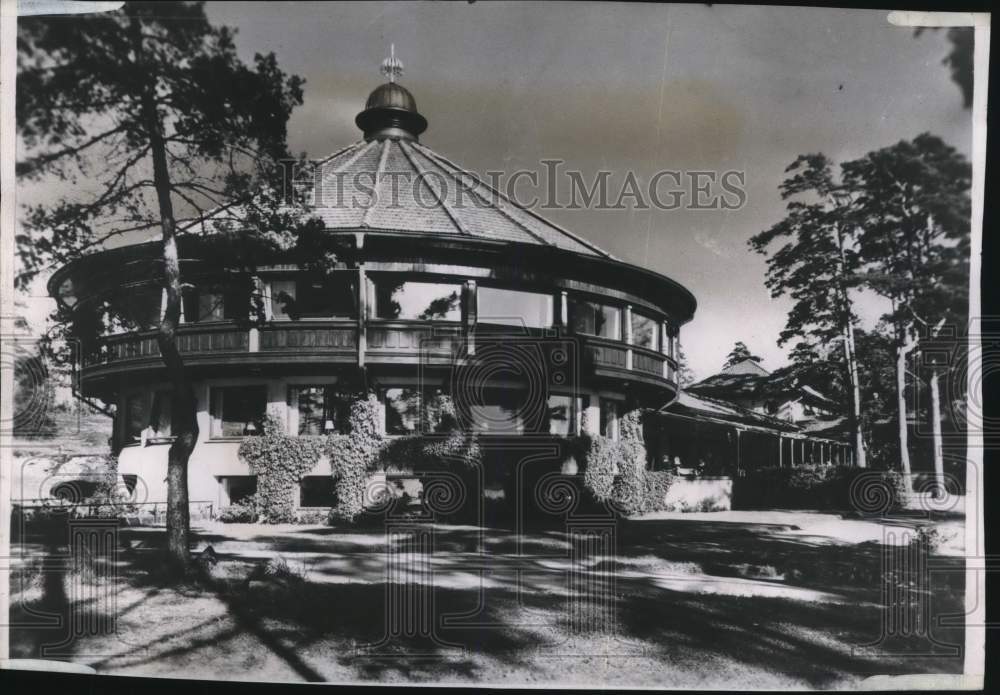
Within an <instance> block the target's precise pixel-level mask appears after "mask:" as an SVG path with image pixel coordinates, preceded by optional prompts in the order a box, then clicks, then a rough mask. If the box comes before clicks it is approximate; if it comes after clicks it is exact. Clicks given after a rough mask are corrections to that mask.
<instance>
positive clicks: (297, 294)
mask: <svg viewBox="0 0 1000 695" xmlns="http://www.w3.org/2000/svg"><path fill="white" fill-rule="evenodd" d="M268 285H269V289H270V295H271V318H272V319H274V320H276V321H283V320H291V321H297V320H299V319H310V318H354V317H355V316H357V291H356V289H355V282H354V279H353V277H348V276H346V274H340V275H339V276H338V275H334V277H332V278H323V277H309V276H300V277H295V278H282V279H279V280H271V281H270V282H269V283H268Z"/></svg>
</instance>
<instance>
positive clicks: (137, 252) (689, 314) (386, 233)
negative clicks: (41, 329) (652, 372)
mask: <svg viewBox="0 0 1000 695" xmlns="http://www.w3.org/2000/svg"><path fill="white" fill-rule="evenodd" d="M330 233H331V236H344V237H347V236H354V235H356V234H364V235H365V236H380V237H390V238H401V237H402V238H406V239H411V240H427V241H433V242H436V243H442V242H444V243H447V244H448V245H452V246H455V247H467V248H476V247H478V248H493V249H497V248H500V249H503V248H510V249H512V250H517V251H519V252H520V251H524V252H528V253H540V254H544V253H555V254H559V255H565V256H568V257H571V258H573V259H575V260H576V261H577V262H582V263H596V264H599V265H603V266H607V267H610V268H615V269H620V270H621V271H622V272H626V273H632V274H635V273H638V274H640V275H642V276H644V277H645V278H647V279H648V280H651V281H652V282H654V283H656V284H658V285H660V286H662V287H664V288H666V289H669V291H670V292H671V294H673V295H674V296H675V297H676V298H679V299H680V300H681V302H680V303H681V306H682V308H683V309H684V310H683V312H682V315H681V316H678V317H677V319H678V321H679V322H680V323H682V324H683V323H687V322H688V321H690V320H691V319H692V318H693V317H694V312H695V310H696V309H697V305H698V304H697V300H696V299H695V297H694V295H693V294H692V293H691V292H690V290H688V289H687V288H686V287H684V286H683V285H681V284H680V283H678V282H677V281H675V280H673V279H671V278H669V277H667V276H665V275H661V274H659V273H657V272H655V271H652V270H649V269H647V268H642V267H641V266H637V265H633V264H631V263H627V262H625V261H620V260H617V259H614V258H608V257H604V256H595V255H588V254H583V253H579V252H576V251H570V250H568V249H563V248H559V247H556V246H540V245H536V244H521V243H518V242H509V241H498V240H493V239H482V238H476V237H468V236H462V237H458V236H457V235H456V236H455V238H448V237H447V236H446V235H442V234H434V233H426V234H423V233H416V232H403V231H399V230H387V229H373V228H366V227H358V228H350V229H347V228H345V229H338V230H335V231H333V230H331V232H330ZM178 236H179V239H181V241H182V242H183V241H185V240H190V239H203V238H206V236H207V235H205V234H204V233H200V232H199V233H197V234H193V233H185V232H181V233H180V234H179V235H178ZM159 246H160V241H159V240H150V241H146V242H141V243H138V244H129V245H127V246H119V247H115V248H113V249H105V250H102V251H95V252H93V253H89V254H86V255H85V256H81V257H80V258H77V259H74V260H73V261H71V262H69V263H67V264H66V265H64V266H62V267H61V268H59V269H57V270H56V271H55V272H54V273H53V274H52V277H50V278H49V281H48V283H47V284H46V288H47V290H48V292H49V295H50V296H52V297H56V296H57V295H56V291H55V290H56V288H57V287H58V286H59V285H60V284H62V282H63V280H65V278H66V277H68V276H70V275H72V274H73V273H74V272H76V271H77V270H78V269H81V266H82V267H83V268H85V267H86V265H87V264H89V263H91V262H95V260H96V259H98V258H100V259H102V260H105V261H107V260H109V259H113V258H116V257H120V256H125V257H128V256H142V255H146V254H148V253H149V252H150V251H153V250H154V248H158V247H159Z"/></svg>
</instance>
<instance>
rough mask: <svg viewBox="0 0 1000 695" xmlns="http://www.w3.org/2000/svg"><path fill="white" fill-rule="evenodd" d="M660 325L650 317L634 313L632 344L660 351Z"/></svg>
mask: <svg viewBox="0 0 1000 695" xmlns="http://www.w3.org/2000/svg"><path fill="white" fill-rule="evenodd" d="M659 337H660V323H659V322H658V321H655V320H653V319H651V318H649V317H648V316H643V315H642V314H640V313H637V312H635V311H633V312H632V344H633V345H636V346H638V347H643V348H647V349H649V350H659V349H660V341H659Z"/></svg>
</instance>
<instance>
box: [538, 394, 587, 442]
mask: <svg viewBox="0 0 1000 695" xmlns="http://www.w3.org/2000/svg"><path fill="white" fill-rule="evenodd" d="M589 405H590V398H589V397H588V396H577V397H575V398H574V397H573V396H568V395H561V394H552V395H550V396H549V403H548V432H549V434H558V435H561V436H564V437H566V436H569V435H571V434H580V433H581V432H582V431H583V427H582V424H581V421H582V418H583V413H584V412H585V411H586V409H587V407H588V406H589Z"/></svg>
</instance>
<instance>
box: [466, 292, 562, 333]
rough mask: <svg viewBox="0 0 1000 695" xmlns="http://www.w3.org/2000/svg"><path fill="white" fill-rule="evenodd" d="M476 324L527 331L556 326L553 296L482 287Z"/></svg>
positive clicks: (477, 301) (477, 298) (477, 307)
mask: <svg viewBox="0 0 1000 695" xmlns="http://www.w3.org/2000/svg"><path fill="white" fill-rule="evenodd" d="M476 321H478V322H479V323H497V324H502V325H506V326H524V327H526V328H549V327H551V326H552V295H550V294H541V293H538V292H523V291H521V290H505V289H500V288H498V287H479V289H478V290H477V292H476Z"/></svg>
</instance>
